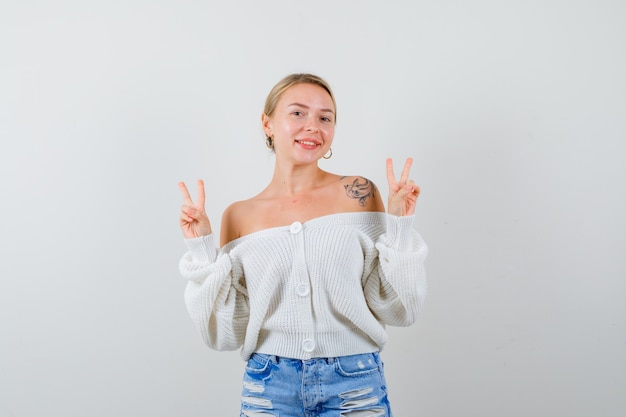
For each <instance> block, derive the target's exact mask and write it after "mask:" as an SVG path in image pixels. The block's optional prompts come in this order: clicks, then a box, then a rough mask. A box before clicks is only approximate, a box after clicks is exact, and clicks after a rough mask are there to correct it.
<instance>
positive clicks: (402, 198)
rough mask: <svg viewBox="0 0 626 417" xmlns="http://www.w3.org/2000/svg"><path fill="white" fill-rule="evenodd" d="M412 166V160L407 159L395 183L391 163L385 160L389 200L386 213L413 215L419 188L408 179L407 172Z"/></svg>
mask: <svg viewBox="0 0 626 417" xmlns="http://www.w3.org/2000/svg"><path fill="white" fill-rule="evenodd" d="M411 164H413V159H412V158H407V159H406V162H405V163H404V168H403V169H402V174H401V175H400V181H396V176H395V174H394V173H393V161H392V160H391V158H387V182H388V183H389V200H388V204H387V206H388V207H387V212H388V213H389V214H393V215H394V216H411V215H413V213H415V204H416V203H417V197H418V196H419V194H420V187H418V186H417V185H416V184H415V182H414V181H413V180H411V179H409V171H410V170H411Z"/></svg>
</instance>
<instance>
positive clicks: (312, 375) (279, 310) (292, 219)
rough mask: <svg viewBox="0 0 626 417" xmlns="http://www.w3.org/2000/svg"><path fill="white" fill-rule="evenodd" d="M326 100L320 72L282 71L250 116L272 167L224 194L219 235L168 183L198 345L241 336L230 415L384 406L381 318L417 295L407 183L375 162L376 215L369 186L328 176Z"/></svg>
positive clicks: (420, 287) (408, 309) (201, 209)
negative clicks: (383, 189)
mask: <svg viewBox="0 0 626 417" xmlns="http://www.w3.org/2000/svg"><path fill="white" fill-rule="evenodd" d="M336 120H337V107H336V104H335V99H334V97H333V94H332V91H331V89H330V87H329V86H328V84H327V83H326V82H325V81H324V80H323V79H321V78H319V77H317V76H315V75H311V74H292V75H290V76H287V77H285V78H284V79H283V80H281V81H280V82H279V83H278V84H276V86H274V88H273V89H272V91H271V92H270V94H269V96H268V97H267V100H266V103H265V109H264V112H263V115H262V125H263V130H264V131H265V136H266V145H267V147H268V148H270V149H272V150H273V152H274V153H275V158H276V163H275V168H274V175H273V177H272V180H271V181H270V183H269V184H268V185H267V187H266V188H265V189H264V190H262V191H261V192H260V193H259V194H258V195H256V196H254V197H252V198H250V199H248V200H244V201H238V202H235V203H233V204H231V205H230V206H229V207H228V208H227V209H226V210H225V212H224V214H223V217H222V226H221V236H220V242H219V244H218V242H217V238H216V237H215V236H214V234H213V233H212V229H211V224H210V222H209V219H208V217H207V215H206V212H205V206H204V203H205V194H204V184H203V182H202V181H198V196H197V201H195V202H194V201H193V200H192V198H191V196H190V194H189V191H188V189H187V187H186V186H185V184H184V183H180V184H179V186H180V189H181V192H182V194H183V198H184V204H183V206H182V211H181V215H180V226H181V228H182V231H183V235H184V237H185V242H186V244H187V246H188V249H189V251H188V252H187V253H186V254H185V255H184V256H183V258H182V259H181V262H180V271H181V273H182V275H183V276H184V277H185V278H186V279H188V285H187V288H186V291H185V301H186V304H187V308H188V310H189V314H190V315H191V318H192V320H193V321H194V322H195V324H196V325H197V326H198V329H199V330H200V333H201V335H202V337H203V339H204V341H205V342H206V344H207V345H208V346H210V347H211V348H213V349H217V350H234V349H238V348H241V356H242V357H243V359H244V360H246V361H247V366H246V371H245V373H244V378H243V393H242V399H241V416H248V417H253V416H254V417H258V416H282V417H284V416H292V417H296V416H298V417H309V416H323V417H331V416H333V417H335V416H336V417H338V416H350V415H352V416H355V417H356V416H359V417H367V416H372V417H373V416H391V415H392V414H391V410H390V406H389V401H388V397H387V387H386V383H385V378H384V374H383V365H382V362H381V360H380V356H379V351H380V350H381V349H382V347H383V346H384V344H385V342H386V341H387V334H386V332H385V325H396V326H408V325H410V324H412V323H413V322H414V321H415V319H416V317H417V315H418V313H419V311H420V309H421V306H422V303H423V301H424V297H425V295H426V277H425V272H424V259H425V257H426V253H427V247H426V245H425V244H424V242H423V241H422V239H421V238H420V236H419V235H418V233H417V232H416V231H415V230H414V229H413V227H412V225H413V220H414V211H415V204H416V201H417V197H418V195H419V192H420V189H419V187H418V186H417V185H415V183H414V182H413V181H412V180H410V179H409V170H410V167H411V163H412V160H411V159H410V158H409V159H407V160H406V163H405V164H404V169H403V170H402V173H401V175H400V178H399V179H396V177H395V175H394V173H393V166H392V161H391V160H390V159H388V160H387V179H388V182H389V190H390V193H389V198H388V202H387V213H385V207H384V204H383V201H382V199H381V196H380V194H379V192H378V189H377V188H376V186H375V185H374V184H373V183H372V182H371V181H369V180H368V179H367V178H364V177H360V176H343V175H336V174H332V173H329V172H326V171H324V170H322V169H321V168H320V167H319V165H318V162H319V160H320V159H321V158H329V157H330V156H332V149H331V145H332V142H333V136H334V129H335V123H336Z"/></svg>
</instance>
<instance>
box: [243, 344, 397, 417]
mask: <svg viewBox="0 0 626 417" xmlns="http://www.w3.org/2000/svg"><path fill="white" fill-rule="evenodd" d="M350 416H353V417H392V414H391V409H390V407H389V399H388V397H387V384H386V382H385V376H384V372H383V363H382V361H381V360H380V356H379V354H378V352H374V353H364V354H359V355H351V356H340V357H337V358H313V359H309V360H299V359H289V358H282V357H278V356H272V355H265V354H261V353H254V354H253V355H252V356H251V357H250V360H248V363H247V365H246V370H245V373H244V377H243V391H242V395H241V414H240V417H350Z"/></svg>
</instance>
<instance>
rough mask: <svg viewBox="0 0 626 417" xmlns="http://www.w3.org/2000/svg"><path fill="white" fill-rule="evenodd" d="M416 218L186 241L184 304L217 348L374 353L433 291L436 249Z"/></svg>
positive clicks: (357, 219)
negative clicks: (431, 254) (430, 265)
mask: <svg viewBox="0 0 626 417" xmlns="http://www.w3.org/2000/svg"><path fill="white" fill-rule="evenodd" d="M413 218H414V216H405V217H397V216H393V215H389V214H386V213H376V212H355V213H338V214H331V215H327V216H322V217H318V218H315V219H312V220H309V221H306V222H304V223H300V222H295V223H293V224H291V226H280V227H273V228H269V229H265V230H261V231H258V232H254V233H251V234H249V235H246V236H243V237H241V238H239V239H236V240H233V241H232V242H229V243H228V244H226V245H225V246H224V247H223V248H221V249H218V245H217V242H216V237H215V236H214V235H213V234H211V235H207V236H203V237H200V238H196V239H186V240H185V242H186V244H187V247H188V248H189V251H188V252H187V253H186V254H185V255H184V256H183V258H182V259H181V261H180V272H181V274H182V275H183V277H184V278H186V279H187V280H188V284H187V287H186V290H185V302H186V304H187V309H188V311H189V314H190V316H191V318H192V320H193V321H194V322H195V324H196V325H197V327H198V329H199V330H200V333H201V335H202V338H203V340H204V342H205V343H206V344H207V345H208V346H209V347H211V348H213V349H217V350H235V349H237V348H239V347H241V356H242V358H243V359H244V360H247V359H248V358H249V357H250V355H251V354H252V353H253V352H259V353H266V354H271V355H277V356H283V357H289V358H296V359H303V360H305V359H310V358H313V357H336V356H344V355H352V354H358V353H366V352H374V351H378V350H380V349H382V348H383V346H384V344H385V342H386V341H387V333H386V332H385V327H384V326H385V325H386V324H389V325H395V326H408V325H410V324H412V323H413V322H414V321H415V319H416V318H417V315H418V313H419V311H420V309H421V307H422V304H423V302H424V298H425V296H426V274H425V271H424V259H425V258H426V254H427V252H428V249H427V247H426V244H425V243H424V241H423V240H422V239H421V237H420V236H419V234H418V233H417V232H416V231H415V230H414V229H413V227H412V224H413Z"/></svg>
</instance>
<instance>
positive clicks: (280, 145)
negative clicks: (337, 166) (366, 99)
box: [263, 83, 335, 163]
mask: <svg viewBox="0 0 626 417" xmlns="http://www.w3.org/2000/svg"><path fill="white" fill-rule="evenodd" d="M263 129H264V131H265V134H266V135H267V136H270V137H273V139H274V150H275V152H276V157H277V158H291V159H293V160H294V162H296V163H308V162H313V161H318V160H319V159H320V158H321V157H322V156H324V154H326V152H328V149H329V148H330V146H331V144H332V141H333V136H334V135H335V106H334V104H333V100H332V99H331V97H330V95H329V94H328V92H327V91H326V90H324V89H323V88H322V87H320V86H318V85H315V84H305V83H301V84H296V85H293V86H291V87H289V88H288V89H287V90H285V91H284V92H283V94H282V95H281V97H280V99H279V100H278V102H277V103H276V108H275V109H274V112H273V114H272V116H271V117H267V116H266V115H263Z"/></svg>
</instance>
